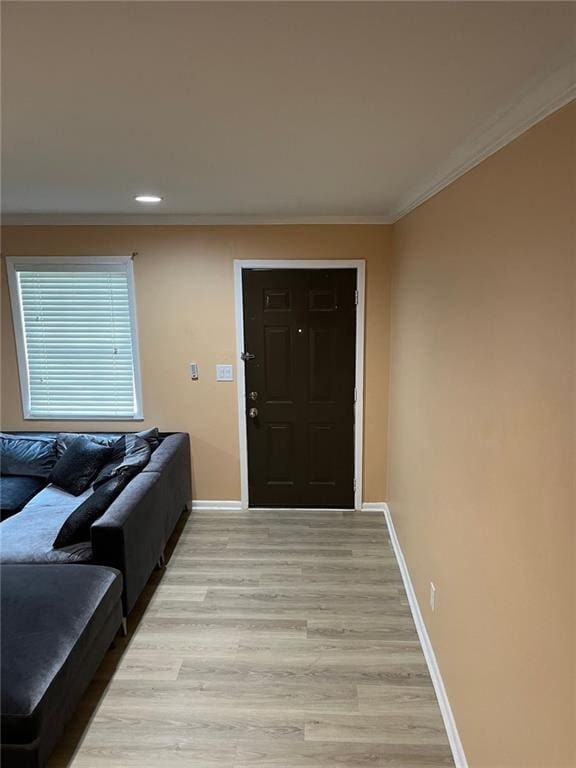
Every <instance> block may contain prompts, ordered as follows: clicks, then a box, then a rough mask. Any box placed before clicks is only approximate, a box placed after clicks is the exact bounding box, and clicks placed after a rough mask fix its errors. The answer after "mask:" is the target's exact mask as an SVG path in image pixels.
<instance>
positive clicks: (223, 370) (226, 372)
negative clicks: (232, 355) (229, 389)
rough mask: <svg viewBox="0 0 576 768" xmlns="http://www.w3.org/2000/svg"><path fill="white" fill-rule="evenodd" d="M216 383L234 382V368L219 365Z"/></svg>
mask: <svg viewBox="0 0 576 768" xmlns="http://www.w3.org/2000/svg"><path fill="white" fill-rule="evenodd" d="M216 381H234V369H233V367H232V366H231V365H217V366H216Z"/></svg>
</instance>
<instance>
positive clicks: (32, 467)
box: [0, 433, 57, 477]
mask: <svg viewBox="0 0 576 768" xmlns="http://www.w3.org/2000/svg"><path fill="white" fill-rule="evenodd" d="M56 461H57V454H56V441H55V440H54V439H50V438H49V437H44V438H38V437H32V436H30V437H29V436H22V435H7V434H3V433H2V434H0V469H1V473H2V474H3V475H26V476H28V477H48V475H49V474H50V472H51V471H52V469H53V467H54V465H55V464H56Z"/></svg>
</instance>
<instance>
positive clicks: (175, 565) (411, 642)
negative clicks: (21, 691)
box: [50, 511, 453, 768]
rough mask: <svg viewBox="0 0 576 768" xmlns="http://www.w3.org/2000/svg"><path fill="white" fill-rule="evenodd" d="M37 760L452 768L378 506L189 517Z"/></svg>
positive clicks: (127, 765) (208, 766)
mask: <svg viewBox="0 0 576 768" xmlns="http://www.w3.org/2000/svg"><path fill="white" fill-rule="evenodd" d="M178 534H179V535H178V536H177V537H175V545H174V549H173V552H172V553H171V556H170V558H169V561H168V566H167V568H166V570H165V571H162V572H156V573H155V574H154V576H153V578H152V580H151V582H150V585H149V587H148V589H147V590H146V594H145V595H144V596H143V599H142V600H141V604H140V605H139V606H138V608H137V610H136V611H135V612H134V614H132V615H131V617H130V619H129V630H130V634H129V637H128V638H125V639H123V638H119V640H118V642H117V643H116V647H115V648H114V649H113V650H111V651H110V652H109V654H108V656H107V658H106V660H105V662H104V664H103V665H102V667H101V668H100V670H99V673H98V675H97V678H96V680H95V681H94V683H93V684H92V686H91V688H90V689H89V691H88V692H87V694H86V696H85V697H84V700H83V702H82V704H81V706H80V708H79V711H78V713H77V715H76V717H75V718H74V720H73V722H72V723H71V725H70V727H69V728H68V730H67V732H66V733H65V735H64V738H63V739H62V743H61V744H60V746H59V747H58V749H57V750H56V752H55V753H54V755H53V758H52V760H51V762H50V768H63V766H69V765H72V766H74V767H75V768H137V767H138V768H170V767H171V766H174V767H175V768H179V767H180V766H187V768H212V767H213V766H218V768H252V767H254V768H272V767H274V768H325V767H326V768H328V766H330V767H333V768H343V767H346V766H350V767H351V768H352V767H353V766H371V767H374V766H386V768H395V767H396V766H402V767H403V768H408V767H409V768H418V767H419V766H428V767H429V768H430V767H433V766H451V765H453V762H452V758H451V753H450V749H449V746H448V740H447V737H446V733H445V730H444V727H443V723H442V719H441V716H440V711H439V708H438V704H437V702H436V698H435V695H434V690H433V687H432V683H431V680H430V677H429V674H428V671H427V668H426V663H425V661H424V656H423V654H422V650H421V648H420V645H419V642H418V637H417V634H416V630H415V627H414V623H413V621H412V618H411V615H410V609H409V607H408V602H407V600H406V595H405V592H404V589H403V586H402V581H401V578H400V573H399V570H398V567H397V565H396V562H395V559H394V555H393V553H392V549H391V546H390V543H389V540H388V535H387V531H386V525H385V522H384V518H383V516H382V515H381V514H380V513H377V512H374V513H372V512H306V511H293V512H280V511H271V512H249V513H226V512H218V511H214V512H201V513H198V512H194V513H193V514H192V515H191V516H190V517H189V518H188V519H187V521H185V524H183V525H181V526H180V530H179V532H178Z"/></svg>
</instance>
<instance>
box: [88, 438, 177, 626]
mask: <svg viewBox="0 0 576 768" xmlns="http://www.w3.org/2000/svg"><path fill="white" fill-rule="evenodd" d="M190 474H191V470H190V440H189V437H188V435H187V434H184V433H174V434H171V435H168V436H167V437H165V438H164V439H163V441H162V443H161V445H160V446H159V447H158V448H157V449H156V450H155V451H154V453H153V454H152V457H151V459H150V461H149V463H148V464H147V466H146V467H145V468H144V470H143V471H142V472H140V474H138V475H137V476H136V477H135V478H134V479H133V480H131V482H130V483H128V485H127V486H126V488H125V489H124V490H123V491H122V493H121V494H120V495H119V496H118V498H116V499H115V500H114V501H113V502H112V504H111V505H110V506H109V507H108V509H107V510H106V512H105V513H104V515H102V517H101V518H99V519H98V520H97V521H96V522H95V523H93V524H92V527H91V540H92V552H93V557H94V561H95V562H96V563H98V564H100V565H109V566H112V567H113V568H117V569H118V570H120V571H121V572H122V574H123V576H124V595H123V600H124V610H125V612H126V613H128V612H129V611H130V610H131V609H132V608H133V607H134V604H135V602H136V600H137V599H138V597H139V595H140V593H141V592H142V590H143V589H144V587H145V586H146V582H147V581H148V579H149V578H150V574H151V573H152V571H153V570H154V567H155V565H156V563H157V562H158V561H159V560H160V557H161V555H162V553H163V551H164V547H165V546H166V542H167V541H168V539H169V538H170V536H171V534H172V532H173V530H174V527H175V525H176V523H177V521H178V519H179V517H180V515H181V514H182V511H183V510H184V508H185V507H186V505H187V504H188V502H189V500H190V498H191V495H192V493H191V482H190Z"/></svg>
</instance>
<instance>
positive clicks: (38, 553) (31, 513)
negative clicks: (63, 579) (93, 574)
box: [0, 485, 92, 563]
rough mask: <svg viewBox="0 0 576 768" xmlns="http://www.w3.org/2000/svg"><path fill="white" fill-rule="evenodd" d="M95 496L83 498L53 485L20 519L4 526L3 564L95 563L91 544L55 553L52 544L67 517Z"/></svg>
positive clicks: (11, 519) (0, 543)
mask: <svg viewBox="0 0 576 768" xmlns="http://www.w3.org/2000/svg"><path fill="white" fill-rule="evenodd" d="M91 494H92V489H91V488H89V489H88V490H87V491H86V492H85V493H83V494H82V495H80V496H73V495H72V494H70V493H66V491H63V490H61V489H60V488H56V486H54V485H49V486H47V487H46V488H44V489H43V490H42V491H40V492H39V493H37V494H36V496H34V497H33V498H32V499H31V500H30V501H29V502H28V504H26V506H25V507H24V509H22V511H21V512H19V513H18V514H17V515H13V516H12V517H9V518H8V520H4V522H3V523H2V525H1V526H0V533H1V535H0V561H1V562H3V563H85V562H90V561H91V560H92V546H91V544H90V542H89V541H86V542H81V543H80V544H72V545H70V546H69V547H64V548H62V549H53V548H52V543H53V541H54V539H55V538H56V534H57V533H58V531H59V530H60V528H61V527H62V524H63V523H64V521H65V520H66V518H67V517H69V515H70V514H71V513H72V512H73V511H74V510H75V509H76V507H78V506H80V504H82V502H83V501H84V500H85V499H87V498H88V496H90V495H91Z"/></svg>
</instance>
